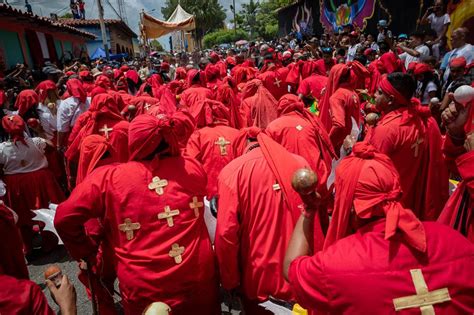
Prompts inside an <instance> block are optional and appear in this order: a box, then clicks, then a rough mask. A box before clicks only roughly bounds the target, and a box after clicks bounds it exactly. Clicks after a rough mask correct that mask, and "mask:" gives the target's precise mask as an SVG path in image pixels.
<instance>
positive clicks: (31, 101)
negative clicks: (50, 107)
mask: <svg viewBox="0 0 474 315" xmlns="http://www.w3.org/2000/svg"><path fill="white" fill-rule="evenodd" d="M37 105H38V94H36V92H35V91H33V90H23V91H21V92H20V93H19V94H18V96H17V97H16V101H15V108H16V109H18V115H20V116H23V115H24V114H25V113H26V112H27V111H28V110H29V109H30V108H32V107H33V106H37Z"/></svg>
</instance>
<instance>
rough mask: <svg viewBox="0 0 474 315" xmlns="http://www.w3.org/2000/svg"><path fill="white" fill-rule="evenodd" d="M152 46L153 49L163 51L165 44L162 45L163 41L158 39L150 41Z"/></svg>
mask: <svg viewBox="0 0 474 315" xmlns="http://www.w3.org/2000/svg"><path fill="white" fill-rule="evenodd" d="M150 47H151V48H152V49H153V50H156V51H163V50H164V48H163V46H162V45H161V43H160V42H159V41H157V40H156V39H154V40H152V41H151V42H150Z"/></svg>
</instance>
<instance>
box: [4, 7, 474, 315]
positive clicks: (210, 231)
mask: <svg viewBox="0 0 474 315" xmlns="http://www.w3.org/2000/svg"><path fill="white" fill-rule="evenodd" d="M80 3H83V2H82V1H78V3H76V2H74V5H75V6H76V5H79V6H80ZM72 5H73V3H71V8H72ZM76 11H77V12H78V14H77V16H78V17H77V18H84V11H83V7H82V9H81V8H77V9H76ZM73 12H74V11H73ZM81 12H82V13H81ZM75 18H76V15H75ZM449 23H450V21H449V15H447V14H445V12H444V11H443V6H442V4H441V3H440V2H438V1H437V2H436V3H435V6H434V7H432V8H430V9H429V10H428V11H427V12H426V14H424V16H423V17H422V18H421V19H420V25H421V26H420V27H419V29H417V30H415V31H414V32H412V33H411V34H393V32H392V31H391V30H390V26H389V24H388V23H387V21H385V20H380V21H379V23H378V33H377V34H370V33H363V32H360V31H359V30H357V29H354V28H353V27H351V26H350V25H349V26H346V27H344V29H343V30H341V32H338V33H324V34H320V36H318V37H309V38H301V37H300V36H296V35H293V34H292V35H289V36H286V37H284V38H280V39H276V40H274V41H269V42H264V41H254V42H250V43H248V45H245V46H242V47H232V48H230V49H226V50H222V49H220V48H219V47H214V48H213V49H208V50H196V51H195V52H194V53H190V54H188V53H177V54H173V53H171V54H165V53H163V54H149V53H148V54H147V55H146V56H144V57H141V58H129V59H128V60H125V59H124V60H122V61H120V62H109V61H107V60H103V59H99V60H94V61H90V60H72V61H69V62H67V63H66V64H54V63H51V62H47V63H46V64H44V65H42V67H40V68H35V69H30V68H28V67H26V66H25V65H18V66H17V67H16V68H14V69H11V70H9V71H6V72H5V73H4V74H3V77H2V78H1V79H0V105H1V106H2V111H0V120H1V126H0V141H1V142H0V166H1V167H0V170H1V175H0V179H1V182H0V188H1V189H0V195H2V197H1V198H2V200H3V201H2V202H1V203H0V237H1V238H2V239H3V240H4V241H3V242H0V255H1V258H0V282H1V283H2V285H1V286H0V314H52V313H53V312H52V310H51V308H50V306H48V304H47V301H46V299H45V296H44V295H43V294H42V292H41V290H40V288H39V287H38V286H37V285H36V284H34V283H33V282H31V281H29V280H28V271H27V268H26V264H25V261H26V263H28V262H29V261H31V260H32V259H34V258H35V257H38V256H41V255H44V254H46V253H48V252H50V251H52V250H54V249H55V248H56V247H57V246H58V242H59V238H60V239H61V240H62V242H64V246H65V248H66V249H67V251H68V252H69V254H70V256H71V258H72V259H74V260H76V261H77V266H78V272H79V275H78V277H79V279H80V281H81V282H82V283H83V285H84V286H85V287H86V288H87V292H88V294H89V298H90V299H91V300H92V302H93V305H94V306H95V307H96V308H97V310H98V313H99V314H117V309H116V305H115V303H116V301H114V298H113V294H111V292H112V293H113V292H114V284H115V283H116V281H117V280H118V283H119V291H120V295H121V301H120V305H121V308H122V309H123V312H124V313H125V314H173V315H179V314H203V315H210V314H220V313H221V303H222V301H224V302H225V303H226V304H227V305H228V306H229V308H234V307H235V308H236V309H239V310H242V311H243V312H245V314H251V315H254V314H255V315H258V314H273V313H274V311H272V310H271V309H277V308H279V309H280V310H285V311H286V312H290V313H288V314H291V311H294V312H297V311H298V312H307V314H329V313H330V314H342V313H346V314H369V313H373V314H389V313H395V311H397V312H398V311H404V310H405V311H418V312H419V311H420V310H421V312H422V313H423V314H435V313H440V314H472V313H473V312H474V273H473V272H472V270H474V244H473V242H474V211H473V209H474V206H473V200H474V182H473V179H474V167H473V165H474V133H473V132H472V130H473V126H474V107H473V106H472V103H473V102H474V82H473V75H474V46H472V45H471V44H469V43H468V40H469V39H470V38H472V34H469V33H468V31H467V29H465V28H458V29H455V30H454V31H453V32H452V33H451V34H449V40H448V37H447V36H448V34H447V29H448V25H449ZM423 25H425V26H423ZM302 169H304V170H305V171H303V170H302ZM310 179H312V183H311V185H308V186H305V187H304V189H303V188H302V186H303V184H304V183H307V182H311V181H310ZM51 204H53V205H54V206H51ZM55 205H57V208H56V206H55ZM49 208H51V210H49V211H51V212H52V213H55V218H54V226H55V229H56V231H57V234H56V233H55V232H53V231H50V230H47V229H45V223H44V222H42V221H37V220H35V219H33V218H34V214H33V212H32V211H31V210H36V209H49ZM7 240H8V241H7ZM58 274H60V271H57V272H55V273H54V274H53V276H57V275H58ZM47 285H48V287H49V288H50V290H51V293H52V294H53V296H54V298H55V301H56V302H57V303H58V305H59V306H60V308H61V313H62V314H63V315H68V314H75V313H76V306H75V293H74V287H73V286H72V285H71V284H70V282H69V280H68V277H67V276H66V275H63V276H62V278H61V277H60V278H59V280H58V282H57V283H55V282H54V277H49V278H48V280H47ZM276 314H280V313H276Z"/></svg>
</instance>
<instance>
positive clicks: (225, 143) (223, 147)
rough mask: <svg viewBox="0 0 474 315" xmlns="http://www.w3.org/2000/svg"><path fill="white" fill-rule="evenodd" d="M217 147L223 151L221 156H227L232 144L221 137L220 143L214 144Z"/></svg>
mask: <svg viewBox="0 0 474 315" xmlns="http://www.w3.org/2000/svg"><path fill="white" fill-rule="evenodd" d="M214 144H215V145H218V146H219V147H220V150H221V155H227V146H228V145H229V144H230V142H229V141H227V140H226V139H225V138H224V137H219V139H218V141H216V142H214Z"/></svg>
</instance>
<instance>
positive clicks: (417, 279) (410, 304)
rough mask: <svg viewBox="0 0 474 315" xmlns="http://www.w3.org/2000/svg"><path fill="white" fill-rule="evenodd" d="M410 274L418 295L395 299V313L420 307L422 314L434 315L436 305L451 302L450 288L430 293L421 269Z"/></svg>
mask: <svg viewBox="0 0 474 315" xmlns="http://www.w3.org/2000/svg"><path fill="white" fill-rule="evenodd" d="M410 273H411V278H412V280H413V284H414V285H415V291H416V294H415V295H410V296H404V297H400V298H396V299H393V306H394V307H395V311H400V310H404V309H407V308H415V307H419V308H420V311H421V314H423V315H431V314H433V315H434V314H435V311H434V308H433V305H434V304H439V303H443V302H447V301H451V297H450V296H449V291H448V288H442V289H438V290H434V291H428V286H427V285H426V282H425V279H424V278H423V273H422V272H421V269H411V270H410Z"/></svg>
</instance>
